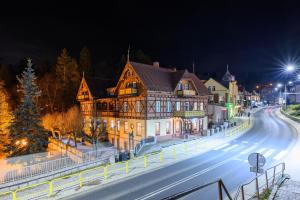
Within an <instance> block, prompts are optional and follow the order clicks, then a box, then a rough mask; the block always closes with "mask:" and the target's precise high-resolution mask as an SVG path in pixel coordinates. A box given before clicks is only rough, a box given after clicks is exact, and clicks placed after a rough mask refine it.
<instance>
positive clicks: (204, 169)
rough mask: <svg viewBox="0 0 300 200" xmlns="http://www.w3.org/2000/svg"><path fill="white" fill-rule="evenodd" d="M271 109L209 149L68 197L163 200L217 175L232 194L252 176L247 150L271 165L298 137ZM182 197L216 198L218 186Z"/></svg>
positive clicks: (276, 161) (83, 199)
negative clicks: (236, 135) (232, 137)
mask: <svg viewBox="0 0 300 200" xmlns="http://www.w3.org/2000/svg"><path fill="white" fill-rule="evenodd" d="M274 111H275V109H272V108H266V109H263V110H261V111H259V112H257V113H256V114H255V119H254V124H253V127H252V128H251V129H250V130H249V131H248V132H247V133H245V134H244V135H242V136H241V137H239V138H237V139H235V140H233V141H231V142H229V143H227V144H225V145H222V146H220V147H218V148H215V149H213V150H212V151H209V152H207V153H204V154H202V155H199V156H196V157H193V158H190V159H187V160H183V161H181V162H178V163H175V164H173V165H171V166H167V167H164V168H161V169H158V170H155V171H152V172H149V173H145V174H144V175H140V176H137V177H134V178H131V179H129V180H125V181H121V182H118V183H115V184H113V185H108V186H99V188H97V189H93V190H91V191H85V192H82V193H80V194H78V195H75V196H72V197H70V199H75V200H90V199H105V200H106V199H121V200H126V199H128V200H133V199H137V200H144V199H162V198H164V197H167V196H170V195H173V194H176V193H178V192H181V191H184V190H186V189H188V188H191V187H195V186H199V185H202V184H205V183H207V182H210V181H214V180H216V179H218V178H222V180H223V181H224V183H225V185H226V187H227V188H228V190H229V191H230V192H231V193H234V192H235V191H236V190H237V188H238V186H239V185H240V184H242V183H244V182H247V180H249V179H251V178H252V177H253V176H254V174H253V173H251V172H250V171H249V164H248V162H247V158H248V155H249V153H252V152H259V153H262V154H263V155H264V156H265V157H266V159H267V163H266V167H265V168H267V167H271V166H273V165H275V164H277V163H280V161H281V160H282V159H283V157H284V156H285V155H286V154H287V153H288V151H289V149H290V148H291V146H292V145H293V144H294V143H295V141H296V139H297V132H296V130H295V129H294V128H293V127H291V126H290V125H289V124H287V123H285V122H284V121H282V120H280V119H279V118H278V117H276V115H275V114H274ZM184 199H193V200H194V199H205V200H209V199H217V186H216V185H214V186H211V187H208V188H206V189H204V190H201V191H199V192H195V193H192V194H190V195H189V196H187V197H185V198H184Z"/></svg>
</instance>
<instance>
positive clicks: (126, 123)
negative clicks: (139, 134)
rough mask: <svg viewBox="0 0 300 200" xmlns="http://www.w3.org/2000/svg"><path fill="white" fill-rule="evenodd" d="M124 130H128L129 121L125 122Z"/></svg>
mask: <svg viewBox="0 0 300 200" xmlns="http://www.w3.org/2000/svg"><path fill="white" fill-rule="evenodd" d="M124 131H125V132H127V131H128V122H124Z"/></svg>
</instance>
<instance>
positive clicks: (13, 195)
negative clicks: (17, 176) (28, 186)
mask: <svg viewBox="0 0 300 200" xmlns="http://www.w3.org/2000/svg"><path fill="white" fill-rule="evenodd" d="M12 199H13V200H17V193H16V191H15V192H12Z"/></svg>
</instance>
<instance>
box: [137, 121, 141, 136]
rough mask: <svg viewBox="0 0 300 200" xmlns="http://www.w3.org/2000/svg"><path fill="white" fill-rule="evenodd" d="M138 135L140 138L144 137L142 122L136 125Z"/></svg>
mask: <svg viewBox="0 0 300 200" xmlns="http://www.w3.org/2000/svg"><path fill="white" fill-rule="evenodd" d="M136 135H138V136H141V135H142V124H141V123H140V122H137V123H136Z"/></svg>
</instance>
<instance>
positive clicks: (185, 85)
mask: <svg viewBox="0 0 300 200" xmlns="http://www.w3.org/2000/svg"><path fill="white" fill-rule="evenodd" d="M184 89H185V90H188V89H189V83H188V82H186V83H185V84H184Z"/></svg>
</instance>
